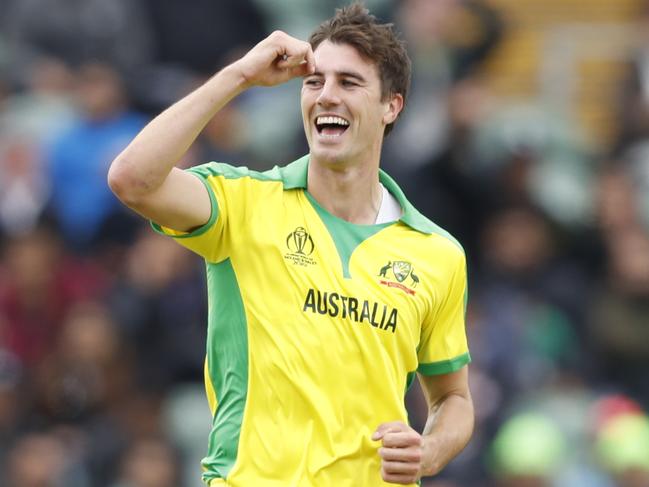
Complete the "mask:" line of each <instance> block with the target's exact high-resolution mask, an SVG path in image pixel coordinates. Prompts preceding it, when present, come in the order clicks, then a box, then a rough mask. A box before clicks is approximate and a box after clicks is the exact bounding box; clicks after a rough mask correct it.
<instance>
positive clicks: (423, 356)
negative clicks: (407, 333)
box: [417, 252, 471, 375]
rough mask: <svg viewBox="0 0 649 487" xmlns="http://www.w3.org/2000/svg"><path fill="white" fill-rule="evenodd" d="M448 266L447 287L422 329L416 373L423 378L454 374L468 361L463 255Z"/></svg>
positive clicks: (465, 283) (469, 357)
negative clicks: (422, 375) (424, 376)
mask: <svg viewBox="0 0 649 487" xmlns="http://www.w3.org/2000/svg"><path fill="white" fill-rule="evenodd" d="M455 261H456V262H455V264H454V265H453V266H449V272H448V278H447V282H448V285H447V286H446V287H445V291H446V292H445V294H442V295H441V297H440V299H439V305H438V306H437V307H435V308H434V309H433V312H432V313H431V316H430V317H429V319H428V320H427V322H425V323H424V324H423V326H422V331H421V340H420V343H419V348H418V360H419V366H418V369H417V371H418V372H419V373H421V374H424V375H436V374H446V373H450V372H455V371H457V370H459V369H461V368H462V367H463V366H464V365H466V364H468V363H469V362H470V361H471V356H470V355H469V349H468V344H467V338H466V326H465V316H466V300H467V278H466V258H465V256H464V253H463V252H462V253H461V256H460V257H458V258H457V259H455Z"/></svg>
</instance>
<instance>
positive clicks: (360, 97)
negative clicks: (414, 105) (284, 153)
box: [302, 41, 403, 165]
mask: <svg viewBox="0 0 649 487" xmlns="http://www.w3.org/2000/svg"><path fill="white" fill-rule="evenodd" d="M314 55H315V66H316V67H315V72H314V73H313V74H312V75H309V76H307V77H305V79H304V83H303V86H302V119H303V123H304V132H305V134H306V138H307V141H308V143H309V148H310V154H311V158H312V160H315V161H316V162H317V163H318V162H319V163H325V164H341V163H345V164H348V165H351V164H358V163H367V161H369V162H375V163H376V164H377V165H378V159H379V156H380V153H381V144H382V142H383V133H384V130H385V126H386V125H387V124H389V123H392V122H393V121H394V120H395V119H396V117H397V115H398V114H399V111H400V110H401V108H402V107H403V98H402V97H401V95H399V94H397V95H392V96H390V97H388V99H387V100H383V101H382V100H381V81H380V78H379V73H378V70H377V67H376V65H375V64H373V63H371V62H369V61H367V60H366V59H364V58H363V57H362V56H361V55H360V54H359V53H358V52H357V51H356V49H354V48H353V47H352V46H350V45H348V44H334V43H332V42H330V41H324V42H322V43H321V44H320V45H319V46H318V47H317V49H316V50H315V52H314Z"/></svg>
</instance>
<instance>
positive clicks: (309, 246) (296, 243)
mask: <svg viewBox="0 0 649 487" xmlns="http://www.w3.org/2000/svg"><path fill="white" fill-rule="evenodd" d="M286 246H287V247H288V248H289V250H290V251H291V252H294V253H296V254H299V255H304V256H309V255H311V254H312V253H313V250H314V248H315V246H314V245H313V239H312V238H311V235H309V234H308V233H307V231H306V230H305V229H304V228H303V227H297V228H296V229H295V231H293V232H291V233H289V234H288V237H286Z"/></svg>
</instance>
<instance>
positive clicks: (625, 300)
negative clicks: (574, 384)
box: [589, 227, 649, 401]
mask: <svg viewBox="0 0 649 487" xmlns="http://www.w3.org/2000/svg"><path fill="white" fill-rule="evenodd" d="M607 250H608V259H607V261H608V272H607V275H606V277H605V279H604V280H603V281H602V282H601V283H600V284H599V285H598V286H597V288H596V290H595V293H594V295H593V304H592V306H591V308H590V311H591V312H590V315H589V326H590V328H589V336H590V337H591V341H592V343H593V346H594V350H595V353H596V356H597V357H598V364H599V366H600V374H601V376H602V379H603V380H605V381H607V382H610V383H616V384H621V385H624V386H626V387H627V388H628V391H629V392H630V391H635V393H636V394H637V395H638V396H639V397H640V398H641V399H642V400H644V401H649V389H648V388H647V387H646V384H647V382H646V373H645V371H646V370H647V368H648V367H649V235H648V234H647V233H645V232H644V231H642V230H641V229H638V228H637V227H635V228H634V227H629V228H624V229H620V230H618V231H617V232H616V233H615V234H613V235H610V236H609V238H608V239H607Z"/></svg>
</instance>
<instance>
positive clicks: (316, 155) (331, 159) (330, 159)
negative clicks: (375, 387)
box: [310, 148, 348, 165]
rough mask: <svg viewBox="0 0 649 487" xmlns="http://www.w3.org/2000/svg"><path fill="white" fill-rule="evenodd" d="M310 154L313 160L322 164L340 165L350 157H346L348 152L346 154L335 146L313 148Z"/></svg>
mask: <svg viewBox="0 0 649 487" xmlns="http://www.w3.org/2000/svg"><path fill="white" fill-rule="evenodd" d="M310 154H311V159H312V160H316V161H317V162H319V163H321V164H331V165H338V164H342V163H343V162H345V161H346V160H347V159H348V157H345V156H346V154H344V153H343V152H342V151H341V150H340V149H333V148H331V149H329V148H327V149H325V148H312V149H311V150H310Z"/></svg>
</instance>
